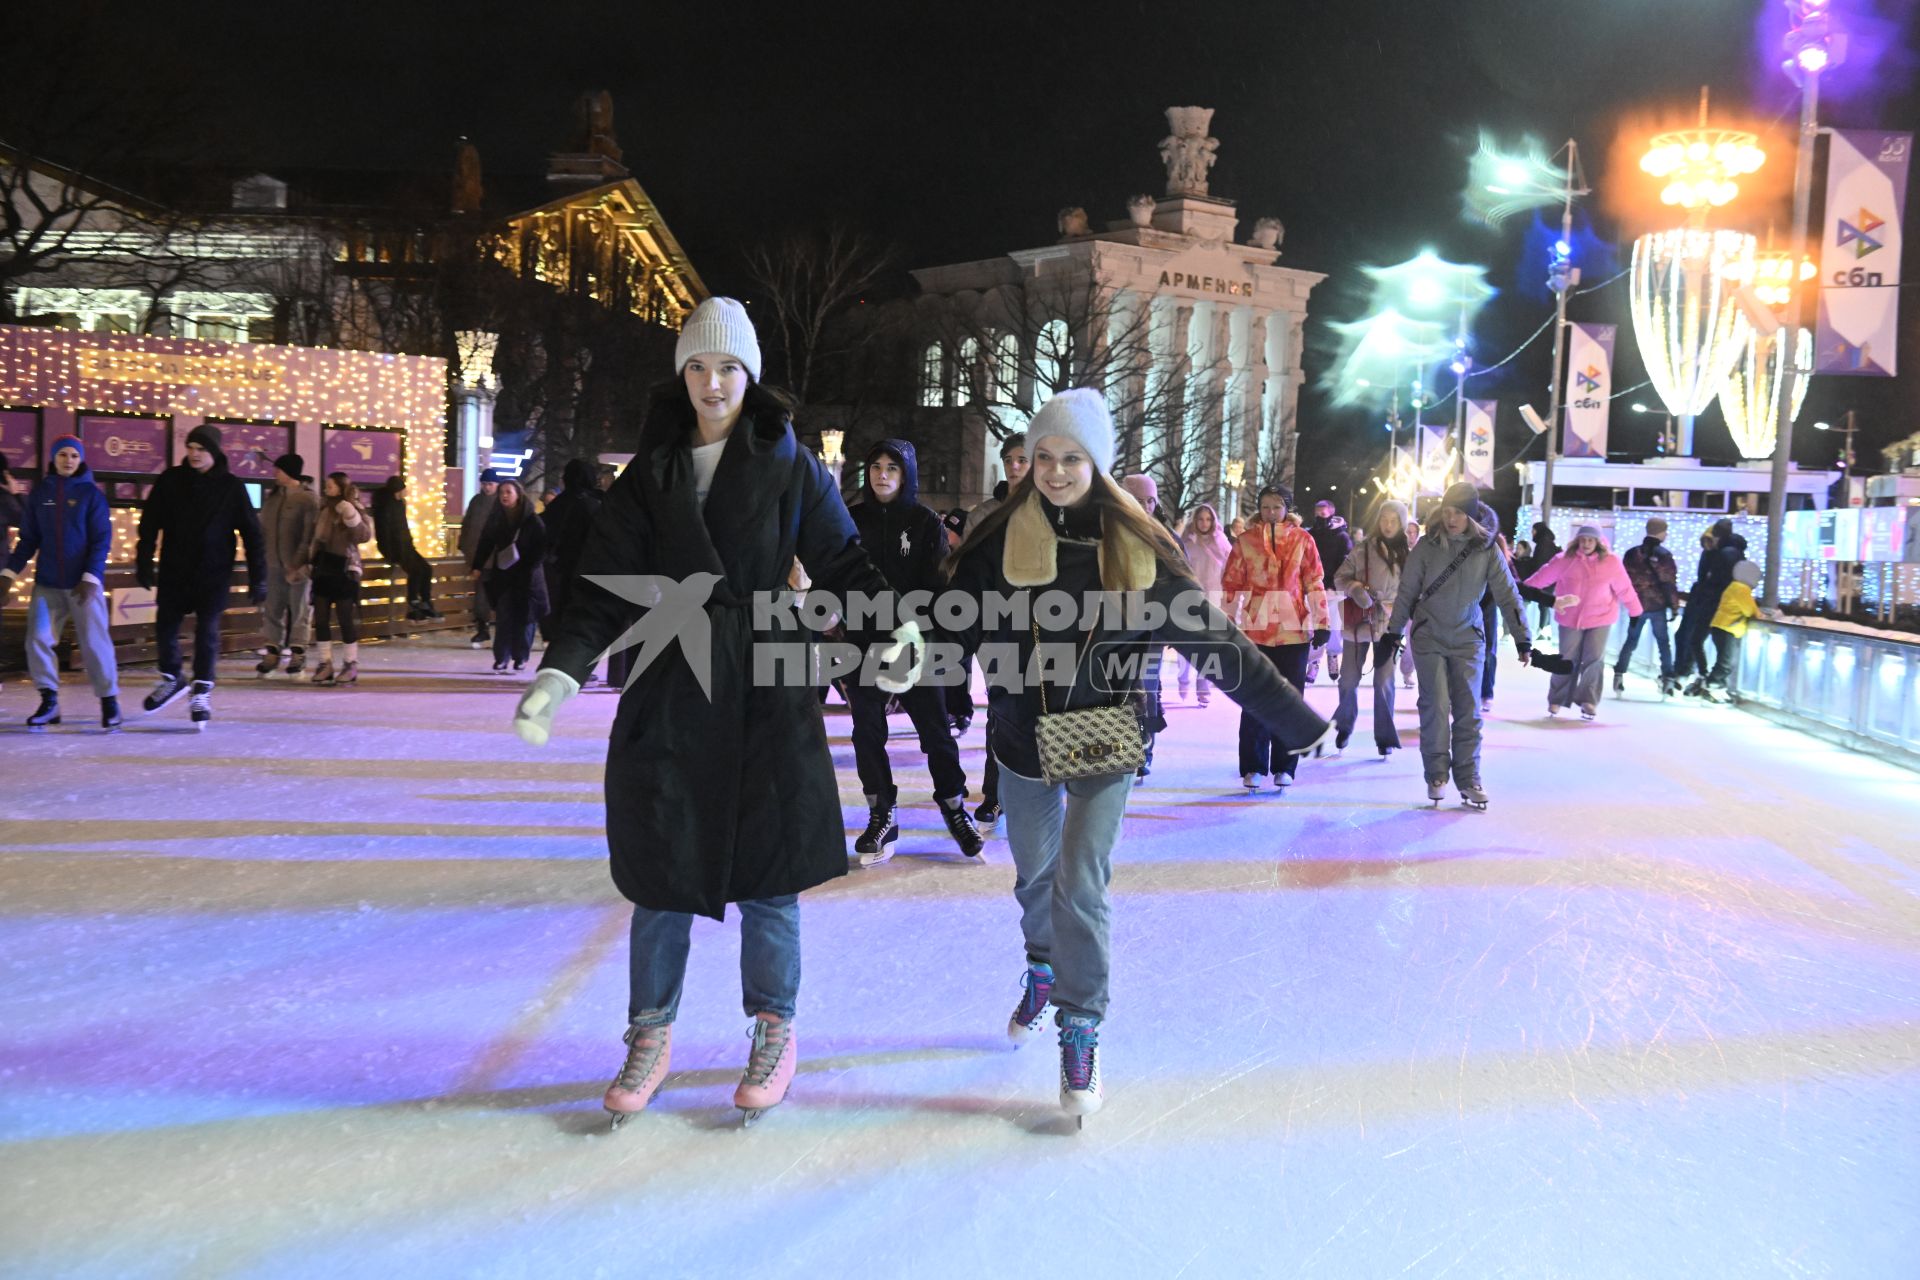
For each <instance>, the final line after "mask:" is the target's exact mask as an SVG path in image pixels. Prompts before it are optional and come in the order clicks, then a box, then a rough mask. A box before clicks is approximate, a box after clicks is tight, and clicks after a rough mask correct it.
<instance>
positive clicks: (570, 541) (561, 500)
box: [461, 458, 603, 609]
mask: <svg viewBox="0 0 1920 1280" xmlns="http://www.w3.org/2000/svg"><path fill="white" fill-rule="evenodd" d="M599 480H600V476H599V474H598V473H597V472H596V471H595V470H594V468H593V464H592V463H591V462H588V461H587V460H585V459H584V458H575V459H573V461H571V462H569V463H567V465H566V467H565V468H564V469H563V470H562V471H561V473H560V486H561V488H560V493H559V494H558V496H556V497H555V498H554V500H553V501H552V502H550V503H548V504H547V509H546V510H545V511H543V512H541V514H540V519H541V520H542V521H543V522H544V523H545V524H546V527H547V530H546V531H547V590H548V591H549V592H550V593H551V594H552V596H553V606H554V608H556V609H558V608H560V607H562V606H563V605H564V604H565V603H566V598H567V588H568V585H569V584H570V583H571V582H572V581H573V575H574V573H575V572H576V571H577V570H578V569H579V567H580V553H581V552H583V551H585V550H586V548H587V534H588V532H589V531H591V530H592V528H593V521H594V517H596V516H598V515H599V514H600V504H601V502H602V501H603V495H602V494H601V492H600V485H599ZM494 501H495V502H497V501H498V499H494ZM461 532H462V533H464V532H465V530H462V531H461ZM474 551H475V553H476V554H477V553H478V551H479V545H478V543H476V544H475V546H474Z"/></svg>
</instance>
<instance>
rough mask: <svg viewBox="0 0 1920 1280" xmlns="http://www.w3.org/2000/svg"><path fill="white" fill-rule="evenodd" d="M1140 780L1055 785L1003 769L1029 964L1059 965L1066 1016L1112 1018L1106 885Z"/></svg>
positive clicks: (1056, 987)
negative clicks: (1130, 799)
mask: <svg viewBox="0 0 1920 1280" xmlns="http://www.w3.org/2000/svg"><path fill="white" fill-rule="evenodd" d="M1131 794H1133V775H1132V774H1131V773H1120V774H1114V775H1112V776H1111V777H1105V778H1083V779H1080V780H1078V781H1076V782H1067V783H1051V782H1043V781H1041V780H1040V779H1038V778H1028V777H1023V776H1021V775H1020V774H1017V773H1015V772H1013V771H1012V770H1011V769H1009V768H1007V767H1006V765H1005V764H1002V765H1001V766H1000V806H1001V808H1002V809H1004V810H1005V811H1006V815H1007V844H1008V845H1009V846H1010V847H1011V849H1012V851H1013V865H1014V869H1015V871H1016V872H1017V873H1018V874H1017V875H1016V877H1015V879H1014V882H1013V896H1014V897H1015V898H1016V899H1017V900H1018V901H1019V903H1020V931H1021V933H1023V934H1024V935H1025V936H1026V940H1027V959H1028V960H1029V961H1032V962H1035V963H1044V964H1050V965H1052V966H1053V997H1052V999H1053V1003H1054V1006H1055V1007H1056V1008H1058V1009H1060V1010H1061V1011H1062V1012H1063V1013H1080V1014H1091V1015H1092V1016H1093V1017H1096V1018H1104V1017H1106V1016H1107V973H1108V970H1109V968H1110V967H1111V949H1110V947H1109V945H1108V908H1107V885H1108V883H1109V882H1110V881H1111V880H1112V879H1113V846H1114V845H1116V844H1118V843H1119V841H1120V820H1121V819H1122V818H1124V817H1125V816H1126V812H1127V797H1128V796H1129V795H1131Z"/></svg>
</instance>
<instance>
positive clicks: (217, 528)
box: [134, 451, 267, 604]
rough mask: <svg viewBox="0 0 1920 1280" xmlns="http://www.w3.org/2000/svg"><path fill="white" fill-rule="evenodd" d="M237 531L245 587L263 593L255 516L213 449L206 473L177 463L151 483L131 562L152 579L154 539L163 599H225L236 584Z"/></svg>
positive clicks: (263, 558)
mask: <svg viewBox="0 0 1920 1280" xmlns="http://www.w3.org/2000/svg"><path fill="white" fill-rule="evenodd" d="M235 535H238V536H239V539H240V545H241V547H242V549H243V550H244V551H245V553H246V557H247V572H248V575H249V576H248V582H249V586H250V588H251V589H252V590H254V591H256V592H261V591H265V590H266V589H267V588H266V583H267V541H266V538H265V536H264V535H263V534H262V533H261V532H260V517H259V515H258V513H256V512H255V511H254V509H253V503H252V502H250V501H249V500H248V499H247V487H246V485H244V484H242V483H241V482H240V479H239V477H237V476H235V475H234V474H233V473H232V472H231V471H230V470H228V469H227V459H226V456H225V455H224V454H222V453H219V452H218V451H215V452H214V463H213V466H211V467H209V468H208V469H207V470H205V471H195V470H194V469H193V468H192V467H191V466H189V465H187V464H186V463H184V462H179V463H175V464H174V465H173V466H171V467H168V468H167V469H166V470H165V471H163V472H161V473H160V478H159V479H158V480H155V481H154V482H153V490H152V492H150V493H149V494H148V495H147V501H146V504H145V505H144V506H143V507H141V509H140V536H139V541H138V544H137V545H136V547H135V549H134V564H135V566H136V567H137V569H138V571H139V573H140V575H141V577H142V579H143V580H146V579H147V578H148V577H150V576H151V575H152V573H153V559H154V546H155V544H156V543H158V544H159V549H160V572H159V579H158V586H159V589H160V594H161V595H162V596H165V597H169V598H173V599H181V600H195V601H198V600H204V599H207V598H208V597H210V596H215V595H218V596H220V597H221V600H222V603H223V604H224V601H225V594H224V593H225V592H227V591H228V590H230V589H231V588H232V585H233V542H234V537H235Z"/></svg>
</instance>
